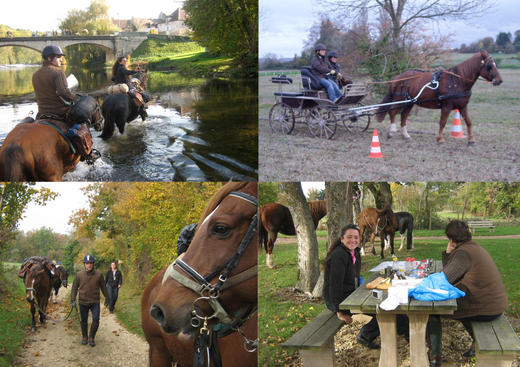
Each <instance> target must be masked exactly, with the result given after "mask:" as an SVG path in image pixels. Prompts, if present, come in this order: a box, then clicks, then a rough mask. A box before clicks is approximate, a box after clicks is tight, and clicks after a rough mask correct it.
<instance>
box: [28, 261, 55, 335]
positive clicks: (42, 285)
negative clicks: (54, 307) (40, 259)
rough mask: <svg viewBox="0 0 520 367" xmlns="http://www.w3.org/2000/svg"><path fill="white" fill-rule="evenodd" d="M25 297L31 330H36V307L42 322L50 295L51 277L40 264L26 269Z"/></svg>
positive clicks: (42, 322)
mask: <svg viewBox="0 0 520 367" xmlns="http://www.w3.org/2000/svg"><path fill="white" fill-rule="evenodd" d="M24 283H25V298H26V299H27V302H29V303H30V305H31V315H32V322H31V325H32V331H35V330H36V318H35V316H34V314H35V313H36V309H38V313H39V314H40V323H41V324H44V323H45V319H46V318H47V316H46V313H45V312H46V310H47V304H48V302H49V297H50V295H51V277H50V276H49V272H48V271H47V269H45V267H44V266H43V265H42V264H34V265H33V266H31V268H30V269H29V270H28V271H27V273H26V275H25V278H24Z"/></svg>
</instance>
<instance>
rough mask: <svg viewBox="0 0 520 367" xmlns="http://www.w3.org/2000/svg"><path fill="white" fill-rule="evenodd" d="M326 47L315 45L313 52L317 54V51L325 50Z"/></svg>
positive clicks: (321, 44) (320, 44) (319, 44)
mask: <svg viewBox="0 0 520 367" xmlns="http://www.w3.org/2000/svg"><path fill="white" fill-rule="evenodd" d="M326 49H327V46H325V45H324V44H323V43H317V44H316V46H314V51H315V52H318V51H319V50H326Z"/></svg>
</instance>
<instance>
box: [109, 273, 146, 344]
mask: <svg viewBox="0 0 520 367" xmlns="http://www.w3.org/2000/svg"><path fill="white" fill-rule="evenodd" d="M142 292H143V291H142V289H138V288H137V287H135V286H133V285H132V284H129V283H128V282H127V283H125V284H123V285H122V286H121V288H120V289H119V296H118V298H117V302H116V306H115V314H116V316H117V318H118V319H119V321H121V323H123V325H125V327H126V328H127V329H128V330H130V331H131V332H132V333H134V334H137V335H140V336H141V337H143V338H144V333H143V329H142V328H141V294H142Z"/></svg>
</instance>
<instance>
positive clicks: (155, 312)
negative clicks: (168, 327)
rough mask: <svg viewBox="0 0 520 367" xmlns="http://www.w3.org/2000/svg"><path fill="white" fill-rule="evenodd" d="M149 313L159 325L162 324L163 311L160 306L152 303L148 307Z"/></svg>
mask: <svg viewBox="0 0 520 367" xmlns="http://www.w3.org/2000/svg"><path fill="white" fill-rule="evenodd" d="M150 315H152V317H153V318H154V319H155V321H157V322H158V323H159V325H161V326H164V312H163V310H162V309H161V307H160V306H157V305H153V306H152V308H151V309H150Z"/></svg>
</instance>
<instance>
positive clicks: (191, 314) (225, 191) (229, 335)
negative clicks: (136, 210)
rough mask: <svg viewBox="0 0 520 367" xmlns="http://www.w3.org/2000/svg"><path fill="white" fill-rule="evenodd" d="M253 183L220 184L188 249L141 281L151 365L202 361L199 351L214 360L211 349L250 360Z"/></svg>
mask: <svg viewBox="0 0 520 367" xmlns="http://www.w3.org/2000/svg"><path fill="white" fill-rule="evenodd" d="M257 190H258V189H257V184H256V183H244V182H233V183H228V184H226V185H225V186H223V187H222V188H221V189H220V190H219V191H218V192H217V193H216V194H215V195H214V196H213V197H212V198H211V199H210V201H209V202H208V203H207V205H206V208H205V210H204V213H203V215H202V217H201V218H200V221H199V223H198V225H197V230H196V232H195V235H194V237H193V240H192V242H191V244H190V245H189V247H188V249H187V251H186V252H185V253H183V254H182V255H181V256H179V257H178V258H177V260H175V262H174V263H173V264H171V265H169V266H167V267H165V268H164V269H162V270H161V271H160V272H159V273H158V274H156V275H155V276H154V277H153V279H152V280H151V281H150V283H148V285H147V286H146V288H145V290H144V293H143V296H142V299H141V320H142V327H143V331H144V334H145V337H146V340H147V342H148V343H149V345H150V350H149V362H150V366H153V367H163V366H164V367H170V366H171V365H172V363H175V362H176V363H177V364H178V365H179V366H183V367H187V366H193V365H195V366H199V365H203V366H206V365H207V366H209V365H210V362H209V361H208V360H206V358H209V359H211V361H212V364H211V365H212V366H216V365H218V364H217V361H218V359H219V358H218V356H217V352H218V354H220V357H221V361H222V366H234V367H249V366H256V364H257V352H256V344H257V340H256V339H257V332H258V326H257V313H256V310H257V278H258V277H257V246H256V244H257V241H258V236H257V233H256V230H257V225H258V222H257V215H256V214H257V200H256V197H257ZM208 343H209V344H211V347H208V348H206V345H208ZM195 345H197V346H198V350H199V351H200V352H201V353H195V352H194V346H195ZM195 360H196V361H197V363H194V362H195Z"/></svg>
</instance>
